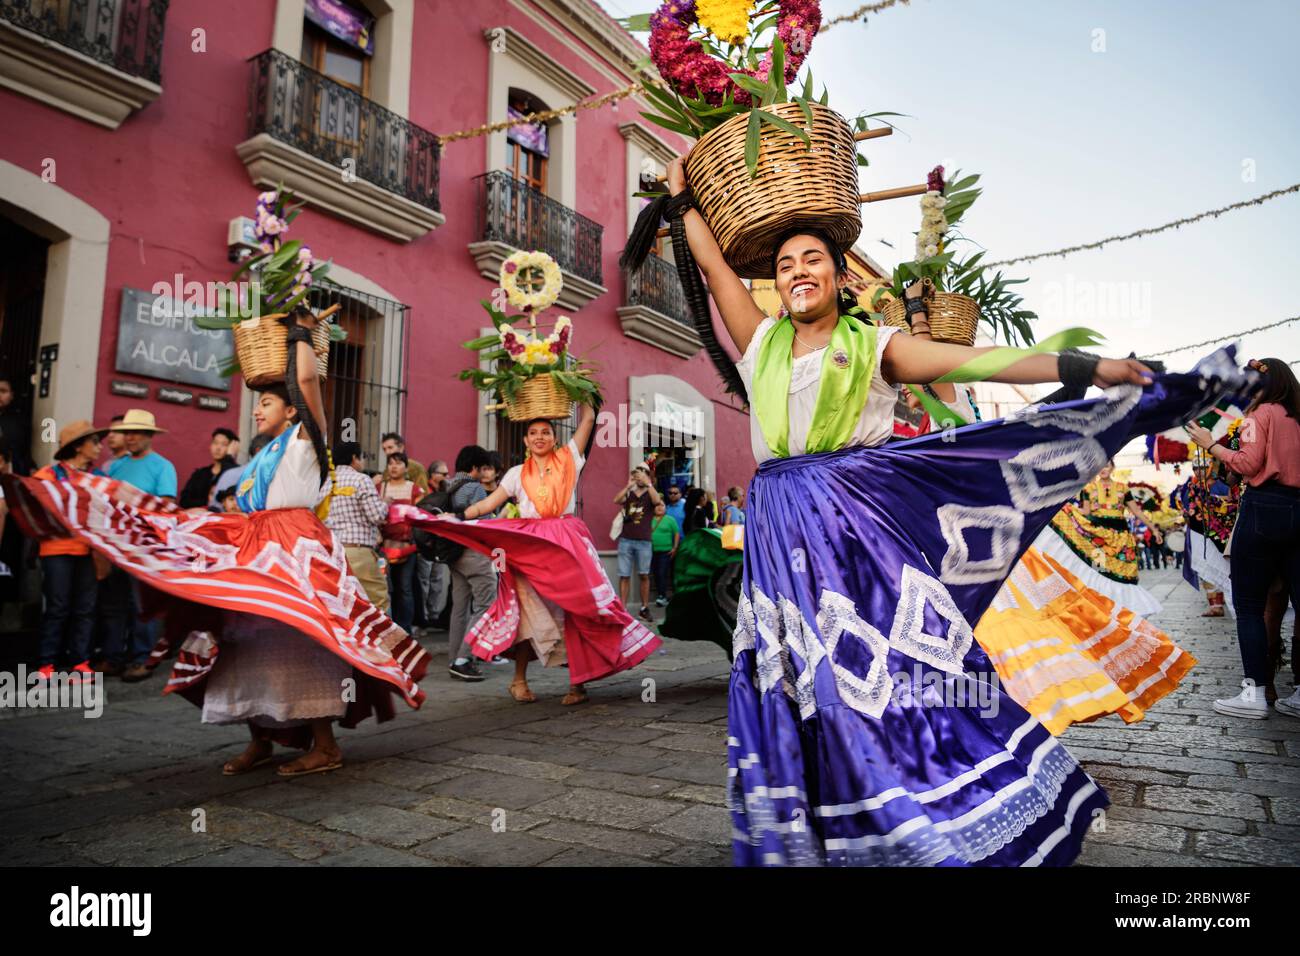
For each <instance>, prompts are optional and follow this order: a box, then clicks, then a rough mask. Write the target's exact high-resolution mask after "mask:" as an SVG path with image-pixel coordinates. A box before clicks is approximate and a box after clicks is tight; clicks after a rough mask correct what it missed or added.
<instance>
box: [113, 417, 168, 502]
mask: <svg viewBox="0 0 1300 956" xmlns="http://www.w3.org/2000/svg"><path fill="white" fill-rule="evenodd" d="M115 430H116V431H119V432H121V433H122V434H123V435H124V436H125V438H126V450H127V454H126V455H124V456H122V457H121V458H118V459H116V460H115V461H113V462H112V463H111V464H110V465H109V466H108V477H110V478H114V479H116V480H117V481H125V482H126V483H127V484H128V485H134V486H135V487H136V488H139V489H140V490H141V491H143V492H145V494H150V495H157V496H158V497H159V498H175V497H176V467H175V466H174V465H173V464H172V463H171V462H170V461H168V460H167V459H166V458H164V457H163V456H162V455H160V454H158V453H157V452H156V451H154V450H153V436H154V435H156V434H161V433H164V432H166V429H165V428H159V427H158V423H157V422H156V421H154V417H153V413H152V412H146V411H145V410H144V409H143V408H128V409H127V410H126V414H125V415H123V416H122V421H121V422H120V423H118V425H117V428H116V429H115Z"/></svg>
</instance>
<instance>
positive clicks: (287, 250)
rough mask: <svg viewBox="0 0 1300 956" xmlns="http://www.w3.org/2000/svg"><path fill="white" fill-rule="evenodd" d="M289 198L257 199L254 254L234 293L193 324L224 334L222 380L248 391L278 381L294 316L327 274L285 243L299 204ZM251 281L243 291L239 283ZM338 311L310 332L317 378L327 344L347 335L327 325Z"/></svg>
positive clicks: (278, 193)
mask: <svg viewBox="0 0 1300 956" xmlns="http://www.w3.org/2000/svg"><path fill="white" fill-rule="evenodd" d="M291 198H292V194H291V193H289V191H288V190H286V189H284V188H280V189H276V190H273V191H269V192H264V193H262V194H260V195H259V196H258V197H257V219H256V225H255V235H256V238H257V241H258V249H259V251H258V252H257V253H256V254H255V255H253V256H250V257H249V258H248V259H245V260H244V262H243V263H242V264H241V265H240V267H239V269H238V270H237V271H236V272H235V274H234V277H233V278H234V279H235V280H236V285H235V289H234V290H233V291H232V290H231V289H228V288H227V289H223V290H222V296H223V297H222V302H221V303H220V308H219V309H218V314H217V315H215V316H202V317H198V318H196V319H195V324H196V325H198V326H199V327H201V328H206V329H230V330H231V332H232V333H233V335H234V340H235V354H234V356H233V357H232V358H231V360H230V361H229V362H228V363H227V364H226V366H225V368H224V369H223V372H224V373H225V374H227V375H231V374H234V373H235V372H239V373H240V374H241V375H243V377H244V381H245V382H247V383H248V386H249V388H263V387H266V386H268V385H275V384H277V383H280V382H283V381H284V376H285V369H286V367H287V365H288V360H289V345H288V337H289V327H290V326H291V325H292V324H293V323H294V317H295V316H297V315H298V314H300V313H302V312H306V311H310V309H311V306H310V304H309V302H308V295H309V294H310V292H311V290H312V288H313V286H314V285H315V284H316V283H318V282H319V281H320V280H321V279H323V278H324V277H325V275H326V273H328V272H329V267H330V264H329V263H328V262H319V261H317V260H316V259H315V258H314V257H313V255H312V251H311V248H310V247H308V246H306V245H304V244H303V243H302V242H301V241H299V240H292V241H289V242H286V241H285V233H287V232H288V231H289V225H290V223H292V222H293V220H294V219H295V218H297V215H298V212H299V211H300V210H301V209H302V205H303V204H302V203H298V204H296V205H293V204H291V203H290V200H291ZM246 275H249V276H252V281H251V282H250V283H248V288H247V291H246V290H245V287H244V286H243V285H239V284H238V282H239V280H240V279H241V278H242V277H244V276H246ZM338 309H339V306H338V305H332V306H330V307H329V308H327V309H325V310H323V311H322V312H320V313H319V314H318V315H317V318H318V319H320V320H321V321H320V322H319V323H318V324H317V325H316V327H315V328H314V329H313V330H312V345H313V349H314V351H315V352H316V362H317V366H318V368H319V370H320V377H321V378H322V379H324V378H325V377H326V373H327V371H328V366H329V347H330V342H332V341H340V340H342V339H343V338H345V337H346V335H347V333H346V332H345V331H344V330H343V329H342V328H341V327H340V326H339V325H337V324H336V323H334V322H331V321H329V320H330V317H331V316H333V314H334V313H335V312H337V311H338Z"/></svg>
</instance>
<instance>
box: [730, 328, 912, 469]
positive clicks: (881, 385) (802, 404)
mask: <svg viewBox="0 0 1300 956" xmlns="http://www.w3.org/2000/svg"><path fill="white" fill-rule="evenodd" d="M774 325H776V319H772V318H767V319H764V320H763V321H762V322H760V323H759V324H758V328H757V329H755V330H754V337H753V338H751V339H750V340H749V348H747V349H746V350H745V354H744V355H743V356H742V357H741V359H740V361H739V362H737V363H736V371H738V372H739V373H740V377H741V379H742V380H743V381H744V383H745V390H746V391H748V392H749V393H750V395H751V396H752V395H753V393H754V367H755V366H756V365H757V364H758V347H759V345H760V344H761V343H762V341H763V336H765V335H766V334H767V331H768V329H770V328H772V326H774ZM897 331H898V329H896V328H892V327H889V326H883V327H878V328H877V329H876V367H875V368H874V369H872V371H871V385H870V387H869V388H868V389H867V404H866V406H865V407H864V408H863V409H862V414H861V415H859V416H858V424H857V427H855V428H854V429H853V438H852V439H851V440H850V441H849V442H848V444H849V445H883V444H884V443H885V442H886V441H888V440H889V438H890V437H891V436H892V435H893V434H894V402H895V401H896V400H897V398H898V394H897V392H895V390H894V386H893V385H890V384H889V383H888V382H887V381H885V376H884V375H883V374H882V373H881V371H880V362H881V359H882V357H883V356H884V354H885V346H887V345H888V344H889V338H890V336H892V335H893V334H894V333H895V332H897ZM825 354H826V353H825V350H824V349H818V350H817V351H816V352H809V353H808V354H807V355H801V356H799V357H798V358H796V359H795V360H794V364H793V366H792V367H791V369H790V405H789V409H790V437H789V444H790V454H791V455H792V456H793V455H802V454H803V453H804V442H805V441H806V440H807V438H808V429H809V428H810V427H812V419H813V409H814V408H816V406H817V384H818V382H820V381H821V377H822V358H823V357H824V356H825ZM749 441H750V445H751V447H752V448H753V451H754V460H755V461H758V462H764V461H767V459H769V458H775V457H776V455H774V454H773V453H772V452H771V451H770V450H769V449H768V447H767V441H766V440H765V439H764V438H763V429H762V428H761V427H760V426H759V424H758V415H757V414H755V413H754V410H753V408H751V409H750V412H749Z"/></svg>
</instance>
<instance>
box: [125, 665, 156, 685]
mask: <svg viewBox="0 0 1300 956" xmlns="http://www.w3.org/2000/svg"><path fill="white" fill-rule="evenodd" d="M152 676H153V671H151V670H149V668H147V667H145V666H144V665H143V664H134V665H132V666H131V667H128V668H127V669H126V670H124V671H123V672H122V680H123V681H125V682H126V683H128V684H134V683H135V682H136V681H142V680H145V679H146V678H149V677H152Z"/></svg>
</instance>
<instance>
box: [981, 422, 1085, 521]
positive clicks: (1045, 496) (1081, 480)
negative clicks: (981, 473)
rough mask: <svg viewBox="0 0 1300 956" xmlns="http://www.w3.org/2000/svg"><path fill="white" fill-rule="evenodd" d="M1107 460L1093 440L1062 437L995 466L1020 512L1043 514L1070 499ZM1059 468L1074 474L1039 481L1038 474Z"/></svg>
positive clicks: (1028, 449)
mask: <svg viewBox="0 0 1300 956" xmlns="http://www.w3.org/2000/svg"><path fill="white" fill-rule="evenodd" d="M1108 457H1109V456H1108V455H1107V454H1106V449H1104V448H1103V447H1102V446H1101V443H1100V442H1098V441H1097V440H1096V439H1095V438H1062V439H1058V440H1056V441H1048V442H1041V443H1040V444H1037V445H1031V446H1030V447H1028V448H1026V449H1025V450H1024V451H1021V452H1019V453H1018V454H1016V455H1014V456H1013V457H1011V458H1007V459H1004V460H1002V461H1000V462H999V463H998V464H999V465H1001V467H1002V477H1003V479H1004V480H1005V481H1006V483H1007V491H1008V492H1010V493H1011V501H1012V503H1013V504H1014V505H1015V506H1016V507H1017V508H1019V509H1020V510H1021V511H1042V510H1044V509H1046V508H1052V509H1055V508H1056V507H1058V506H1059V505H1062V504H1064V503H1065V502H1066V501H1068V500H1069V499H1071V498H1073V497H1074V495H1075V493H1076V492H1077V491H1078V490H1079V488H1080V487H1082V486H1083V485H1084V484H1085V483H1086V482H1088V481H1089V480H1091V478H1092V476H1093V475H1095V474H1096V473H1097V472H1098V471H1100V470H1101V467H1102V465H1104V464H1106V460H1107V458H1108ZM1062 468H1070V469H1071V470H1072V472H1073V473H1072V474H1070V475H1069V476H1068V477H1066V478H1064V479H1062V480H1060V481H1056V482H1053V483H1051V484H1047V485H1044V484H1042V483H1041V482H1040V481H1039V479H1038V472H1040V471H1056V470H1059V469H1062Z"/></svg>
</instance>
